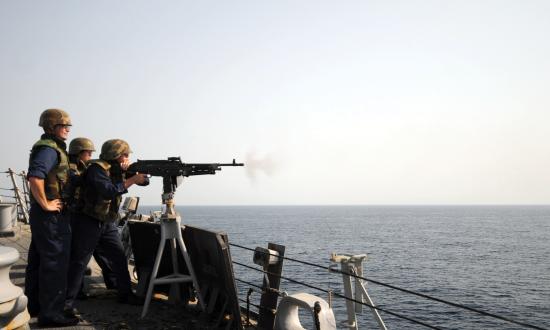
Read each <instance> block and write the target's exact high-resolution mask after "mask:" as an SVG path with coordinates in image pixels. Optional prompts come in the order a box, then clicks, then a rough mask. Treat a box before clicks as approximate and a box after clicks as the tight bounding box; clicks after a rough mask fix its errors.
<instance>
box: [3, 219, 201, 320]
mask: <svg viewBox="0 0 550 330" xmlns="http://www.w3.org/2000/svg"><path fill="white" fill-rule="evenodd" d="M30 240H31V233H30V227H29V226H28V225H25V224H18V225H17V227H16V228H15V237H0V245H4V246H11V247H14V248H16V249H17V250H18V251H19V253H20V258H19V261H18V262H17V263H16V264H15V265H13V266H12V268H11V271H10V278H11V280H12V282H13V283H14V284H15V285H18V286H20V287H22V288H24V285H25V283H24V282H25V267H26V265H27V255H28V252H27V251H28V248H29V244H30ZM90 266H91V268H92V275H91V276H86V284H87V287H88V290H89V292H90V294H91V298H89V299H87V300H79V301H77V305H76V307H77V308H78V310H79V311H80V312H81V314H82V318H83V321H82V322H80V323H79V324H78V325H77V326H74V327H65V328H62V329H200V328H202V327H201V326H199V325H198V324H197V323H196V320H194V318H193V317H192V316H190V315H191V314H190V313H189V311H185V309H184V307H183V306H181V305H180V306H177V305H176V306H174V305H171V304H168V302H167V301H166V297H163V296H159V295H156V297H155V299H154V300H153V301H152V302H151V304H150V306H149V311H148V314H147V316H146V317H145V318H144V319H140V315H141V310H142V306H130V305H125V304H120V303H117V302H116V291H114V290H107V289H106V288H105V285H104V284H103V279H102V277H101V270H100V268H99V267H98V266H97V264H96V263H95V262H94V261H92V262H91V263H90ZM29 325H30V327H31V329H38V328H39V327H38V325H37V320H36V318H32V319H31V321H30V323H29ZM50 329H52V328H50Z"/></svg>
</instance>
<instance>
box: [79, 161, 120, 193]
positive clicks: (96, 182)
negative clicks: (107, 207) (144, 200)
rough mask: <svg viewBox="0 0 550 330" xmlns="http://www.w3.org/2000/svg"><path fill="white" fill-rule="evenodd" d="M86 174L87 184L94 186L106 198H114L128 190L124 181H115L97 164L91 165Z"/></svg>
mask: <svg viewBox="0 0 550 330" xmlns="http://www.w3.org/2000/svg"><path fill="white" fill-rule="evenodd" d="M87 171H88V173H87V174H86V184H88V185H91V186H93V187H94V188H95V189H96V190H97V192H98V193H99V194H100V195H101V196H102V197H104V198H105V199H112V198H113V197H116V196H118V195H122V194H125V193H127V192H128V190H126V188H124V183H123V182H117V183H113V182H112V181H111V178H110V177H109V176H108V175H107V173H105V171H104V170H103V169H102V168H100V167H99V166H97V165H91V166H90V167H89V168H88V170H87Z"/></svg>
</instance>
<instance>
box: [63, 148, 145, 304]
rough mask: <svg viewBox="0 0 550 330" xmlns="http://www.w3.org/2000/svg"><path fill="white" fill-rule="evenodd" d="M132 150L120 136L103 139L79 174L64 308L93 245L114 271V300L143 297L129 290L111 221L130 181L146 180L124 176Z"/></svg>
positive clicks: (137, 301)
mask: <svg viewBox="0 0 550 330" xmlns="http://www.w3.org/2000/svg"><path fill="white" fill-rule="evenodd" d="M131 152H132V151H131V150H130V146H129V145H128V143H127V142H126V141H124V140H120V139H113V140H108V141H106V142H105V143H103V146H102V147H101V155H100V156H99V159H97V160H91V161H90V162H89V166H88V168H87V169H86V172H84V174H83V186H82V191H81V194H82V199H83V201H84V206H83V209H82V212H83V215H82V217H80V219H79V220H80V221H78V222H75V223H74V227H73V243H74V245H73V247H72V251H71V262H70V266H69V283H68V288H67V299H66V308H67V310H74V299H75V298H76V295H77V293H78V291H79V288H80V283H81V282H82V277H83V276H84V271H85V270H86V265H87V264H88V262H89V261H90V258H91V256H92V253H93V251H94V250H95V249H97V248H100V249H102V250H103V251H104V252H105V256H106V257H107V258H108V260H109V263H110V264H111V267H112V269H113V272H114V273H115V277H116V283H117V291H118V299H117V300H118V302H120V303H126V304H132V305H141V304H143V299H140V298H138V297H137V296H135V295H134V293H133V292H132V290H131V283H130V274H129V273H128V261H127V260H126V256H125V254H124V250H123V247H122V243H121V240H120V235H119V233H118V230H117V228H116V225H115V221H116V220H117V218H118V208H119V206H120V201H121V196H122V194H125V193H126V192H128V190H127V189H128V188H129V187H130V186H132V185H133V184H143V183H144V182H146V179H147V176H146V175H145V174H139V173H138V174H136V175H133V176H132V177H130V178H127V179H126V178H124V174H125V173H124V172H125V171H126V169H127V168H128V166H129V164H130V163H129V154H130V153H131Z"/></svg>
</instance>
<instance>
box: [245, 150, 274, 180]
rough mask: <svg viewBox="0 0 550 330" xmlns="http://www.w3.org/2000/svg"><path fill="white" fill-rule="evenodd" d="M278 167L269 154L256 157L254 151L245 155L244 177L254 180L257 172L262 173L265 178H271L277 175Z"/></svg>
mask: <svg viewBox="0 0 550 330" xmlns="http://www.w3.org/2000/svg"><path fill="white" fill-rule="evenodd" d="M279 167H280V166H279V163H278V162H277V160H276V158H275V157H273V156H272V155H270V154H265V155H263V156H258V155H257V153H256V152H255V151H251V152H248V153H247V154H246V161H245V163H244V168H245V169H246V175H247V176H248V178H249V179H250V180H251V181H255V180H256V177H257V175H258V172H263V173H264V174H265V175H267V176H273V175H275V174H276V173H277V171H278V170H279Z"/></svg>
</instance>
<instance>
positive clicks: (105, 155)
mask: <svg viewBox="0 0 550 330" xmlns="http://www.w3.org/2000/svg"><path fill="white" fill-rule="evenodd" d="M131 152H132V150H131V149H130V145H129V144H128V142H126V141H124V140H122V139H112V140H107V141H105V143H103V145H102V146H101V155H99V158H101V159H103V160H114V159H117V158H118V157H120V156H121V155H122V154H129V153H131Z"/></svg>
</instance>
